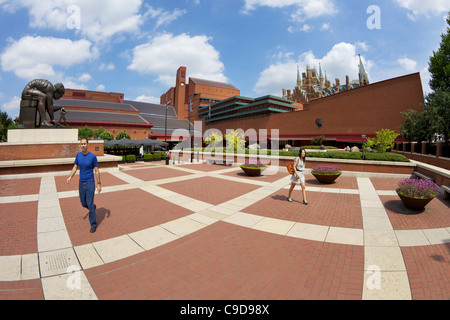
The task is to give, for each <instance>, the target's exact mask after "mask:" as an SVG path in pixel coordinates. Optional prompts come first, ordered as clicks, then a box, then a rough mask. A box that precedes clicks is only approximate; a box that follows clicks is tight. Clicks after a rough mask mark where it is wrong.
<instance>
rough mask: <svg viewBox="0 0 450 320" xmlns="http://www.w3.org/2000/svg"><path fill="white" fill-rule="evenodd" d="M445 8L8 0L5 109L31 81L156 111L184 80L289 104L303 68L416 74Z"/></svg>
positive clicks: (352, 0) (378, 77)
mask: <svg viewBox="0 0 450 320" xmlns="http://www.w3.org/2000/svg"><path fill="white" fill-rule="evenodd" d="M449 11H450V1H449V0H427V1H423V0H381V1H375V0H370V1H366V0H346V1H342V0H341V1H338V0H170V1H168V0H155V1H150V0H95V1H92V0H39V1H36V0H0V108H1V111H6V112H7V113H8V115H9V116H11V117H12V118H15V117H17V116H18V115H19V104H20V95H21V93H22V90H23V88H24V87H25V86H26V84H27V83H28V82H29V81H31V80H33V79H47V80H49V81H51V82H52V83H57V82H61V83H63V84H64V86H65V87H66V88H70V89H84V90H94V91H104V92H119V93H123V94H124V95H125V99H128V100H136V101H145V102H152V103H159V97H160V96H161V95H162V94H163V93H165V92H166V91H167V90H168V89H169V88H170V87H173V86H174V85H175V76H176V71H177V69H178V68H179V67H180V66H185V67H186V68H187V77H193V78H203V79H207V80H214V81H220V82H226V83H230V84H232V85H234V86H235V87H236V88H238V89H239V90H240V94H241V95H242V96H245V97H250V98H256V97H260V96H264V95H268V94H271V95H275V96H281V95H282V89H293V88H294V87H295V85H296V78H297V66H298V67H299V68H300V72H301V73H302V72H305V70H306V66H307V65H309V66H310V67H311V68H314V67H316V68H317V69H318V68H319V66H320V67H321V68H322V70H323V71H324V72H326V75H327V78H328V80H330V81H331V83H332V84H333V83H335V79H336V78H338V79H340V81H341V83H344V82H345V77H346V76H347V75H348V76H349V78H350V81H351V80H354V79H358V64H359V56H358V55H360V56H361V60H362V61H363V64H364V67H365V69H366V71H367V73H368V76H369V81H370V82H371V83H374V82H378V81H383V80H387V79H391V78H395V77H399V76H402V75H407V74H411V73H415V72H420V75H421V79H422V85H423V90H424V93H425V94H426V93H429V92H430V91H431V90H430V88H429V85H428V82H429V80H430V75H429V72H428V63H429V58H430V56H431V55H432V54H433V51H436V50H438V48H439V45H440V41H441V34H443V33H445V32H446V30H447V23H446V21H445V17H446V16H447V15H448V12H449Z"/></svg>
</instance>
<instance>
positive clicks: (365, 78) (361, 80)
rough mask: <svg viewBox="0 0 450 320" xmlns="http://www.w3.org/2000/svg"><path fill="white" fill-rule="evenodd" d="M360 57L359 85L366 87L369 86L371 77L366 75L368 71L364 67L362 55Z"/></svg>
mask: <svg viewBox="0 0 450 320" xmlns="http://www.w3.org/2000/svg"><path fill="white" fill-rule="evenodd" d="M358 56H359V84H360V85H366V84H369V76H368V75H367V73H366V70H365V69H364V65H363V63H362V60H361V55H360V54H358Z"/></svg>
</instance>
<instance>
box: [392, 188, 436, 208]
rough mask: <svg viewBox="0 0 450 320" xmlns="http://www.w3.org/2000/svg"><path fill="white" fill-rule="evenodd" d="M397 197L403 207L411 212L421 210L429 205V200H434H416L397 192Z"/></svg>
mask: <svg viewBox="0 0 450 320" xmlns="http://www.w3.org/2000/svg"><path fill="white" fill-rule="evenodd" d="M397 194H398V196H399V197H400V199H401V200H402V202H403V204H404V205H405V207H407V208H409V209H413V210H423V209H424V208H425V206H426V205H427V204H428V203H430V201H431V200H433V199H434V198H429V199H417V198H411V197H407V196H404V195H401V194H399V193H398V192H397Z"/></svg>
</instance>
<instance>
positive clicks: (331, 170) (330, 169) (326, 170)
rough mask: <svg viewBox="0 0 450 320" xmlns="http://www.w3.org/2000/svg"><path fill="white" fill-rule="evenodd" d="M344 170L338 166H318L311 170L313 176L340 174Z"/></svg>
mask: <svg viewBox="0 0 450 320" xmlns="http://www.w3.org/2000/svg"><path fill="white" fill-rule="evenodd" d="M341 171H342V169H341V168H339V167H336V166H316V167H312V168H311V173H313V174H339V173H341Z"/></svg>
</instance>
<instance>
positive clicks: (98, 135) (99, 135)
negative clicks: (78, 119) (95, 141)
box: [94, 127, 105, 138]
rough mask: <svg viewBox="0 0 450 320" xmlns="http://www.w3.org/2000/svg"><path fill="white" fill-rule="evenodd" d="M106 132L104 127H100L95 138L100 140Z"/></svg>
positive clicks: (95, 132)
mask: <svg viewBox="0 0 450 320" xmlns="http://www.w3.org/2000/svg"><path fill="white" fill-rule="evenodd" d="M104 131H105V129H103V127H100V128H98V129H97V130H94V137H95V138H100V137H101V135H102V133H103V132H104Z"/></svg>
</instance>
